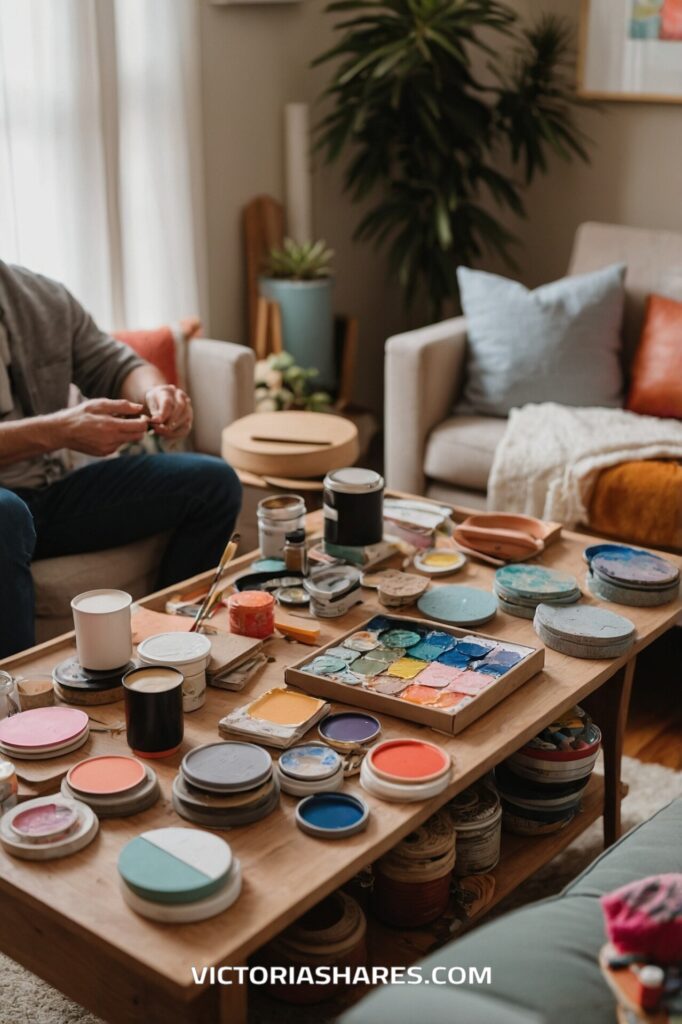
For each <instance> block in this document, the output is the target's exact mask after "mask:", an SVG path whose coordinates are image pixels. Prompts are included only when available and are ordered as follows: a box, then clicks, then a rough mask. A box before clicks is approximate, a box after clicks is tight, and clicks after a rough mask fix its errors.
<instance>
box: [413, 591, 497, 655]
mask: <svg viewBox="0 0 682 1024" xmlns="http://www.w3.org/2000/svg"><path fill="white" fill-rule="evenodd" d="M417 607H418V608H419V611H420V612H421V613H422V614H423V615H426V616H428V618H430V619H436V621H437V622H447V623H448V624H450V625H453V626H480V625H482V624H483V623H484V622H488V621H489V620H490V619H492V618H493V616H494V615H495V613H496V612H497V598H496V597H495V595H494V594H491V593H489V592H488V591H487V590H477V589H475V588H474V587H464V586H461V585H459V584H456V583H455V584H452V585H451V586H447V587H436V588H434V589H433V590H429V591H427V592H426V594H424V595H423V596H422V597H420V598H419V601H418V602H417ZM410 653H411V652H410Z"/></svg>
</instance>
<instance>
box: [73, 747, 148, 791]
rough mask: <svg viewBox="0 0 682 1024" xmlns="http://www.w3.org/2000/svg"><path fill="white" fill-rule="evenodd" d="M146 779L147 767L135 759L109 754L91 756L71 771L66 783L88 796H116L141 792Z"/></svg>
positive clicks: (74, 766)
mask: <svg viewBox="0 0 682 1024" xmlns="http://www.w3.org/2000/svg"><path fill="white" fill-rule="evenodd" d="M146 778H147V768H146V766H145V765H144V764H142V762H141V761H138V759H137V758H136V757H126V756H124V755H120V754H108V755H106V756H102V757H88V758H86V760H85V761H79V762H78V764H75V765H73V767H71V768H69V770H68V772H67V773H66V781H67V783H68V784H69V787H70V788H71V789H72V790H74V791H75V792H77V793H82V794H84V795H86V796H95V797H103V796H117V795H119V794H121V793H130V792H132V791H133V790H135V789H138V788H139V787H140V786H141V785H142V784H143V783H144V781H145V779H146Z"/></svg>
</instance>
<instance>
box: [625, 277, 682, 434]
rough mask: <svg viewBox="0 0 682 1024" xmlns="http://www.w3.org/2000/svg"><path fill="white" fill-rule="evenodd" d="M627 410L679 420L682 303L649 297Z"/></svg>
mask: <svg viewBox="0 0 682 1024" xmlns="http://www.w3.org/2000/svg"><path fill="white" fill-rule="evenodd" d="M627 408H628V409H629V410H630V412H638V413H640V414H641V415H643V416H662V417H667V418H670V419H682V302H675V300H674V299H666V298H664V297H663V296H662V295H651V296H650V297H649V301H648V303H647V307H646V314H645V317H644V326H643V328H642V334H641V337H640V339H639V345H638V346H637V352H636V353H635V358H634V362H633V364H632V381H631V384H630V393H629V395H628V400H627Z"/></svg>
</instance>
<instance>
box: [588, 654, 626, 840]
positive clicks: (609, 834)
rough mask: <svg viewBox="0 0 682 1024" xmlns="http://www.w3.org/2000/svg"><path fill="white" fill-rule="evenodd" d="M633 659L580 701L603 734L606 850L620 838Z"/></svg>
mask: <svg viewBox="0 0 682 1024" xmlns="http://www.w3.org/2000/svg"><path fill="white" fill-rule="evenodd" d="M636 660H637V659H636V658H634V657H633V658H631V659H630V661H628V662H627V663H626V664H625V665H624V667H623V668H622V669H620V670H619V671H618V672H616V674H615V675H613V676H611V678H610V679H608V680H607V681H606V682H605V683H604V684H603V685H602V686H600V687H599V689H598V690H595V691H594V693H591V694H590V695H589V697H586V698H585V699H584V700H582V701H581V702H580V703H581V704H582V705H583V707H584V708H585V709H586V711H589V713H590V714H591V715H592V718H593V719H594V721H595V722H596V724H597V725H598V726H599V728H600V729H601V732H602V748H603V751H604V846H605V847H607V846H611V845H612V844H613V843H615V841H616V840H617V839H618V838H619V837H620V830H621V825H620V801H621V783H620V764H621V757H622V754H623V739H624V736H625V726H626V723H627V717H628V709H629V707H630V693H631V692H632V680H633V678H634V674H635V664H636Z"/></svg>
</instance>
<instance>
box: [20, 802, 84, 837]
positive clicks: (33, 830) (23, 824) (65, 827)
mask: <svg viewBox="0 0 682 1024" xmlns="http://www.w3.org/2000/svg"><path fill="white" fill-rule="evenodd" d="M77 821H78V811H77V810H76V808H75V807H67V806H66V804H58V803H54V804H53V803H49V804H43V805H42V806H41V807H29V808H28V810H26V811H21V813H20V814H17V815H16V816H15V817H14V818H13V819H12V829H13V830H14V831H15V832H16V833H17V835H18V836H21V837H22V838H23V839H50V838H52V837H55V836H61V835H64V833H66V832H68V831H69V829H70V828H72V827H73V826H74V825H75V824H76V822H77Z"/></svg>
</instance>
